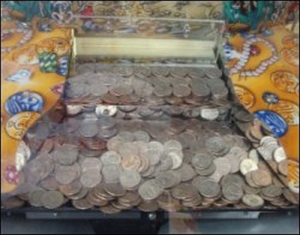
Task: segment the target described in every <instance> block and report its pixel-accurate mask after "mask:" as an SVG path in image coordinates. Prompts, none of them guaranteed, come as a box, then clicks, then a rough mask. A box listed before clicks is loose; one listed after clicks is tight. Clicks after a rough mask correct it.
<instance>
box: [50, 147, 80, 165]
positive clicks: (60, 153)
mask: <svg viewBox="0 0 300 235" xmlns="http://www.w3.org/2000/svg"><path fill="white" fill-rule="evenodd" d="M53 155H54V158H55V159H56V160H57V161H58V162H59V163H60V164H62V165H72V164H74V163H75V162H76V160H77V157H78V148H77V146H75V145H71V144H63V145H62V146H60V147H59V148H56V149H55V151H54V152H53Z"/></svg>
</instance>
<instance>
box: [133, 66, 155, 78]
mask: <svg viewBox="0 0 300 235" xmlns="http://www.w3.org/2000/svg"><path fill="white" fill-rule="evenodd" d="M133 72H134V75H135V76H137V77H139V78H141V79H144V78H146V77H149V76H150V75H151V69H150V68H149V67H142V66H135V67H134V68H133Z"/></svg>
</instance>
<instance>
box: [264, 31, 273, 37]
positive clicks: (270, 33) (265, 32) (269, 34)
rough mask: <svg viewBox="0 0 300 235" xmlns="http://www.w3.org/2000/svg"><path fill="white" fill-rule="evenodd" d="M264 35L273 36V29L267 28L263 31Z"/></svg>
mask: <svg viewBox="0 0 300 235" xmlns="http://www.w3.org/2000/svg"><path fill="white" fill-rule="evenodd" d="M262 34H263V36H265V37H267V36H272V35H273V32H272V30H270V29H265V30H264V31H263V32H262Z"/></svg>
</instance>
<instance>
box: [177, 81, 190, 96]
mask: <svg viewBox="0 0 300 235" xmlns="http://www.w3.org/2000/svg"><path fill="white" fill-rule="evenodd" d="M173 94H174V96H176V97H179V98H181V97H187V96H189V95H190V94H191V89H190V87H189V86H188V85H185V84H179V85H176V86H173Z"/></svg>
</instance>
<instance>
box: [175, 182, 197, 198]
mask: <svg viewBox="0 0 300 235" xmlns="http://www.w3.org/2000/svg"><path fill="white" fill-rule="evenodd" d="M171 192H172V196H173V197H174V198H177V199H179V200H185V199H187V198H191V197H194V196H195V195H197V194H198V192H197V190H196V189H195V188H194V187H193V185H191V184H188V183H181V184H179V185H177V186H176V187H174V188H172V191H171Z"/></svg>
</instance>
